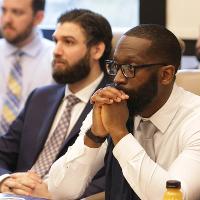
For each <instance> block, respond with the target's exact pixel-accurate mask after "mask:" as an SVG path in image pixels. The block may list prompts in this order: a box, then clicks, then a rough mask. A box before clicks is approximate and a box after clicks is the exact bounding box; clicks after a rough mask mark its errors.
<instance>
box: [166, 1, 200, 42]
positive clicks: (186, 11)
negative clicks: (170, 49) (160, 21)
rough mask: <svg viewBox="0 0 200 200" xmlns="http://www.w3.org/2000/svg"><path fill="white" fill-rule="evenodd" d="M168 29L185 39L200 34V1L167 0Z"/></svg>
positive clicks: (193, 37) (194, 37)
mask: <svg viewBox="0 0 200 200" xmlns="http://www.w3.org/2000/svg"><path fill="white" fill-rule="evenodd" d="M167 28H168V29H170V30H171V31H172V32H173V33H174V34H176V35H177V36H179V37H181V38H183V39H196V38H197V37H198V36H199V34H200V0H167Z"/></svg>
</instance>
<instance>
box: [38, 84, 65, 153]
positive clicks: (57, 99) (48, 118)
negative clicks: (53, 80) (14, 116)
mask: <svg viewBox="0 0 200 200" xmlns="http://www.w3.org/2000/svg"><path fill="white" fill-rule="evenodd" d="M64 93H65V87H61V88H56V89H55V90H54V91H53V92H52V93H51V94H49V93H48V95H47V98H48V99H47V101H46V102H45V104H43V105H42V106H44V107H45V109H44V110H46V113H43V114H44V115H45V116H44V117H43V118H44V122H43V125H42V127H41V128H40V131H39V134H38V135H39V137H38V142H37V146H38V147H37V148H36V149H38V154H39V153H40V152H41V150H42V149H43V147H44V144H45V142H46V140H47V137H48V135H49V132H50V129H51V126H52V124H53V121H54V118H55V115H56V113H57V110H58V108H59V106H60V103H61V101H62V99H63V97H64Z"/></svg>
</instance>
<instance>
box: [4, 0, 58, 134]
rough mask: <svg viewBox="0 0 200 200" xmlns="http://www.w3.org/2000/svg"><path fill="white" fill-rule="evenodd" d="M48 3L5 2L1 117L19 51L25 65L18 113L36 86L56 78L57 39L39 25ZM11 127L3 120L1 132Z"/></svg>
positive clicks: (30, 1)
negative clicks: (49, 37) (46, 35)
mask: <svg viewBox="0 0 200 200" xmlns="http://www.w3.org/2000/svg"><path fill="white" fill-rule="evenodd" d="M44 7H45V0H3V1H2V2H1V33H2V36H3V37H4V38H2V39H0V51H1V54H0V72H1V73H0V119H1V116H2V110H3V105H4V104H5V101H6V98H8V96H7V85H8V77H9V74H10V71H11V69H12V68H13V65H14V63H16V53H17V52H18V51H21V52H22V56H21V58H20V60H19V63H20V65H21V67H22V77H21V80H22V94H21V96H20V105H19V106H18V113H19V111H20V109H21V108H22V107H23V106H24V103H25V101H26V98H27V97H28V95H29V93H30V92H31V91H32V90H33V89H35V88H36V87H39V86H43V85H47V84H50V83H51V82H52V80H53V79H52V76H51V62H52V59H53V48H54V43H53V42H52V41H50V40H47V39H45V38H43V36H42V32H41V30H39V29H38V28H37V26H38V25H39V24H40V23H41V21H42V19H43V17H44ZM16 115H17V113H15V117H16ZM9 123H10V122H9ZM7 127H8V126H7ZM7 127H5V128H3V125H2V124H1V123H0V130H1V131H0V132H1V133H0V134H5V132H6V131H7Z"/></svg>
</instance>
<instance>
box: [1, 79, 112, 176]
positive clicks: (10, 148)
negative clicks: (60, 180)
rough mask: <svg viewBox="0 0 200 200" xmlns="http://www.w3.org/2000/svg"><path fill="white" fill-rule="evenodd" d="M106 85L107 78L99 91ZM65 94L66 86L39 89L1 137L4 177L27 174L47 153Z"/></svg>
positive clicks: (87, 109)
mask: <svg viewBox="0 0 200 200" xmlns="http://www.w3.org/2000/svg"><path fill="white" fill-rule="evenodd" d="M106 83H108V79H107V78H105V77H104V78H103V80H102V81H101V83H100V84H99V86H98V87H97V89H98V88H100V87H104V86H105V85H106ZM64 93H65V86H64V85H51V86H46V87H42V88H39V89H35V90H34V91H33V92H32V93H31V94H30V95H29V97H28V99H27V102H26V104H25V107H24V109H23V110H22V112H21V113H20V114H19V116H18V117H17V119H16V120H15V121H14V122H13V123H12V125H11V127H10V129H9V131H8V133H7V134H6V135H4V136H1V137H0V175H2V174H5V173H13V172H20V171H21V172H23V171H27V170H29V169H30V168H31V167H32V165H33V164H34V163H35V161H36V160H37V158H38V155H39V154H40V152H41V150H42V149H43V146H44V144H45V141H46V139H47V137H48V134H49V131H50V129H51V125H52V123H53V121H54V117H55V115H56V113H57V110H58V108H59V105H60V103H61V101H62V99H63V97H64ZM91 109H92V105H91V104H90V103H89V102H88V103H87V105H86V107H85V109H84V110H83V112H82V114H81V115H80V117H79V119H78V121H77V122H76V124H75V126H74V127H73V129H72V130H71V132H70V134H69V136H68V137H67V139H66V141H65V143H64V145H63V146H62V148H61V151H60V152H59V154H58V155H57V158H59V157H60V156H62V155H63V154H64V153H65V152H66V151H67V149H68V147H69V146H71V145H72V144H73V143H74V141H75V140H76V138H77V136H78V133H79V131H80V127H81V125H82V121H83V120H84V119H85V117H86V115H87V114H88V113H89V112H90V110H91Z"/></svg>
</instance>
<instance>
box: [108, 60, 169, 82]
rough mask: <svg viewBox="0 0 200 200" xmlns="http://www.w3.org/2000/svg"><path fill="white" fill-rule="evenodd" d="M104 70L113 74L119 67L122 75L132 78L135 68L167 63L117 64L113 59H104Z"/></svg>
mask: <svg viewBox="0 0 200 200" xmlns="http://www.w3.org/2000/svg"><path fill="white" fill-rule="evenodd" d="M105 64H106V70H107V73H108V74H109V75H112V76H115V75H116V74H117V72H118V70H119V69H121V71H122V73H123V75H124V76H125V77H126V78H134V77H135V71H136V69H137V68H140V69H141V68H145V67H150V66H159V65H160V66H165V65H167V64H165V63H153V64H141V65H135V64H117V63H116V62H115V61H114V60H106V61H105Z"/></svg>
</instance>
